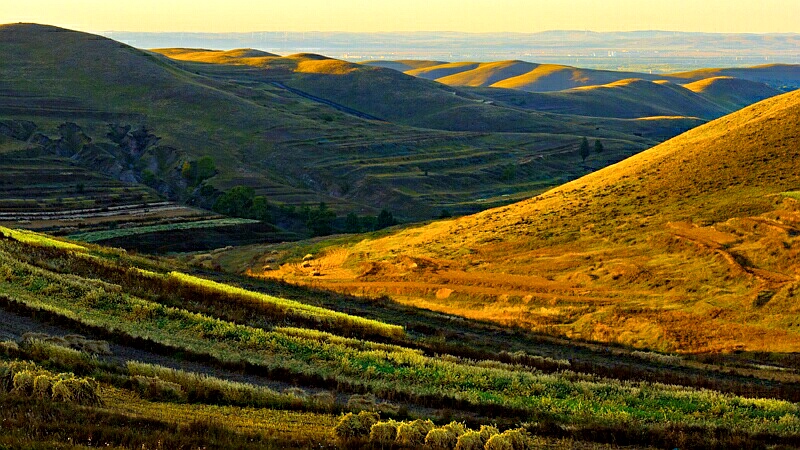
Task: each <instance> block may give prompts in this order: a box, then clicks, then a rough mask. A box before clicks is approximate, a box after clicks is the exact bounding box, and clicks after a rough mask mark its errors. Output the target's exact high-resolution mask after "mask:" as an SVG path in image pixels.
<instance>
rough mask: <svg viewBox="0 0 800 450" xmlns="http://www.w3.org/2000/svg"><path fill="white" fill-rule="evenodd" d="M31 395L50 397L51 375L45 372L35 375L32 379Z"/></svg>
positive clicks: (51, 392)
mask: <svg viewBox="0 0 800 450" xmlns="http://www.w3.org/2000/svg"><path fill="white" fill-rule="evenodd" d="M33 396H34V397H36V398H41V399H50V398H51V397H52V396H53V377H51V376H50V375H45V374H42V375H37V376H36V378H34V379H33Z"/></svg>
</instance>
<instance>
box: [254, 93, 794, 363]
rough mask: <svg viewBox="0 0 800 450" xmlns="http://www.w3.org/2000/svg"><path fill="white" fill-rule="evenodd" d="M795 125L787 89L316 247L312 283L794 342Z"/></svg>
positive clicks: (290, 271)
mask: <svg viewBox="0 0 800 450" xmlns="http://www.w3.org/2000/svg"><path fill="white" fill-rule="evenodd" d="M798 130H800V92H793V93H789V94H784V95H782V96H778V97H775V98H772V99H769V100H765V101H763V102H760V103H757V104H755V105H753V106H751V107H748V108H745V109H743V110H742V111H740V112H737V113H734V114H731V115H729V116H725V117H723V118H721V119H717V120H715V121H714V122H711V123H709V124H707V125H704V126H701V127H698V128H696V129H694V130H692V131H690V132H687V133H685V134H683V135H681V136H679V137H677V138H674V139H672V140H670V141H668V142H666V143H664V144H661V145H659V146H656V147H654V148H653V149H650V150H648V151H645V152H643V153H641V154H639V155H636V156H634V157H632V158H629V159H627V160H625V161H623V162H621V163H618V164H615V165H612V166H610V167H607V168H605V169H603V170H600V171H598V172H595V173H593V174H590V175H587V176H585V177H583V178H580V179H578V180H576V181H573V182H570V183H567V184H565V185H563V186H561V187H558V188H556V189H553V190H551V191H548V192H547V193H545V194H542V195H540V196H537V197H534V198H532V199H530V200H527V201H523V202H520V203H516V204H513V205H511V206H507V207H503V208H499V209H493V210H489V211H486V212H483V213H480V214H476V215H474V216H469V217H464V218H460V219H456V220H448V221H440V222H435V223H431V224H429V225H425V226H419V227H413V228H408V229H405V230H398V231H397V232H395V233H392V234H389V235H386V236H376V237H374V238H367V239H364V240H361V241H359V242H355V243H352V244H349V245H340V246H338V247H331V248H328V249H325V250H323V251H320V252H319V253H318V256H317V259H316V260H315V261H314V262H313V264H312V265H314V267H318V270H319V271H320V272H321V276H315V277H314V278H313V283H314V284H315V285H317V286H325V287H327V288H331V289H337V290H340V291H346V292H353V293H363V294H368V295H384V294H385V295H389V296H391V297H392V298H395V299H397V300H398V301H402V302H404V303H407V304H411V305H415V306H420V307H425V308H430V309H433V310H438V311H445V312H448V313H455V314H459V315H462V316H466V317H471V318H480V319H485V320H491V321H495V322H500V323H504V324H508V325H515V326H520V327H524V328H528V329H534V330H539V331H542V332H547V333H551V334H556V335H561V336H566V337H571V338H576V339H585V340H593V341H601V342H617V343H621V344H626V345H633V346H637V347H642V348H651V349H660V350H666V351H679V352H685V353H692V352H713V351H726V352H729V351H733V350H757V351H772V352H796V351H797V350H798V348H800V333H799V332H800V328H798V326H800V323H798V322H797V312H798V310H797V302H796V293H797V280H796V271H797V251H796V250H797V249H796V247H797V245H798V242H797V237H796V236H797V235H798V228H797V227H798V223H800V205H799V204H798V203H797V200H796V197H797V196H796V195H795V194H794V193H793V191H795V190H796V189H797V188H798V185H800V179H798V175H797V171H796V170H795V169H796V163H797V160H798V157H800V150H799V149H800V142H798V135H799V134H798ZM317 248H320V246H319V244H317ZM280 251H281V249H280V248H275V249H274V250H272V251H271V252H270V254H269V257H270V258H272V259H276V258H277V260H279V261H280V256H279V255H280V254H281V253H280ZM295 251H299V252H302V251H303V250H302V249H300V250H295ZM259 252H261V254H262V255H263V254H264V249H263V248H261V249H260V248H252V249H250V250H249V251H246V252H245V253H243V254H242V255H244V254H247V255H250V257H252V256H256V255H258V253H259ZM289 255H290V254H287V256H289ZM262 258H263V256H262ZM289 261H291V259H289ZM270 268H274V265H272V266H271V267H270ZM250 272H251V273H253V274H254V275H257V276H264V277H279V278H282V279H286V280H291V281H292V282H296V283H309V282H311V278H309V277H308V276H307V275H306V273H305V272H304V271H303V270H302V269H301V268H298V267H297V266H295V265H293V264H285V265H283V266H282V267H281V268H280V269H279V270H266V271H265V270H263V269H262V266H261V264H259V263H256V264H255V265H250Z"/></svg>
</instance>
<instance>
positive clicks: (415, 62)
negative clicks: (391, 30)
mask: <svg viewBox="0 0 800 450" xmlns="http://www.w3.org/2000/svg"><path fill="white" fill-rule="evenodd" d="M361 64H364V65H367V66H377V67H385V68H387V69H393V70H397V71H399V72H405V71H407V70H414V69H422V68H425V67H430V66H438V65H441V64H446V63H445V62H444V61H431V60H426V59H398V60H395V61H364V62H362V63H361Z"/></svg>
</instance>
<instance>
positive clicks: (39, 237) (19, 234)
mask: <svg viewBox="0 0 800 450" xmlns="http://www.w3.org/2000/svg"><path fill="white" fill-rule="evenodd" d="M0 233H2V234H3V235H5V236H8V237H11V238H12V239H16V240H18V241H20V242H25V243H27V244H33V245H44V246H48V247H56V248H61V249H65V250H73V251H78V252H85V251H87V249H86V247H83V246H81V245H78V244H73V243H71V242H66V241H62V240H59V239H56V238H53V237H50V236H47V235H45V234H41V233H36V232H33V231H26V230H20V229H10V228H6V227H0Z"/></svg>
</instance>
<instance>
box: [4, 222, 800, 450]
mask: <svg viewBox="0 0 800 450" xmlns="http://www.w3.org/2000/svg"><path fill="white" fill-rule="evenodd" d="M0 231H2V233H3V236H2V239H0V260H2V262H3V265H2V270H1V271H0V314H2V315H3V317H4V320H8V321H9V322H12V321H13V322H14V324H12V329H14V331H13V332H12V336H11V337H13V338H14V340H8V339H9V337H6V338H5V339H6V340H5V341H2V342H0V405H2V408H0V416H2V419H3V424H4V425H3V427H4V428H3V429H4V433H3V437H2V440H0V445H8V446H11V447H20V446H29V445H31V444H32V443H34V442H39V443H40V444H41V445H42V446H52V445H54V444H56V443H58V442H75V443H84V442H86V443H89V442H91V443H92V444H94V445H97V444H100V445H109V446H116V445H121V446H124V447H125V448H141V447H143V446H144V447H150V446H152V445H153V444H155V443H156V441H158V440H160V439H163V442H162V443H163V445H164V446H166V447H179V446H180V445H179V444H178V442H183V445H182V447H198V446H201V444H202V443H204V442H205V443H206V444H208V445H209V446H210V447H218V446H220V445H225V444H224V443H225V442H226V441H227V443H228V445H229V446H232V447H236V448H238V447H240V446H241V447H243V446H244V442H245V441H246V442H249V445H247V447H248V448H250V447H253V448H260V447H273V448H291V447H293V446H298V447H302V448H306V447H312V446H313V447H316V448H318V446H319V444H320V442H322V441H325V440H328V441H330V440H331V439H334V435H333V426H334V422H335V421H336V420H338V419H337V417H335V416H334V414H335V413H337V412H340V411H348V410H358V409H361V408H367V409H375V410H377V411H380V415H381V417H382V418H383V419H384V420H386V419H389V418H395V419H397V418H400V419H405V418H409V417H410V418H416V417H419V418H432V419H434V420H436V421H437V423H438V424H440V425H441V424H444V423H447V422H449V421H450V420H452V419H453V418H456V419H458V420H468V421H469V422H470V426H472V427H477V426H478V425H480V424H486V423H494V424H498V426H500V427H503V428H505V427H513V426H519V425H518V424H521V426H523V427H524V428H526V429H527V431H529V432H531V433H534V434H536V435H542V436H544V437H545V438H546V439H547V440H548V441H549V442H544V441H543V440H539V441H537V442H538V445H540V446H543V445H546V444H549V445H547V448H584V447H586V448H589V447H594V446H595V445H596V443H612V445H619V444H622V445H636V446H637V448H643V447H647V446H649V445H659V446H663V445H665V443H666V444H669V445H671V446H678V445H680V446H681V447H708V446H714V445H717V446H720V447H725V446H727V447H750V446H762V445H764V444H765V443H772V444H776V443H777V444H783V445H792V443H797V442H798V436H800V416H799V414H800V409H799V408H798V405H797V404H795V403H792V402H791V401H786V400H782V399H783V398H797V391H796V390H793V389H792V387H793V386H796V385H797V378H798V377H797V376H796V375H795V374H781V369H782V370H785V369H783V368H782V367H779V368H777V369H775V370H761V371H760V372H759V376H764V375H765V374H767V372H769V374H768V375H767V378H763V379H760V380H758V381H759V382H760V383H763V385H761V386H760V388H765V389H763V390H759V391H758V392H765V393H768V396H765V397H759V398H746V397H743V396H742V395H741V394H737V393H736V392H747V393H748V394H749V397H753V393H754V391H752V390H747V389H746V388H747V387H748V386H750V385H753V381H752V380H748V379H746V378H744V377H741V376H737V375H733V374H734V371H737V370H740V369H739V368H735V367H731V368H730V370H731V371H730V372H727V373H724V372H723V371H722V368H721V367H718V368H716V372H715V370H714V369H711V366H710V365H702V364H696V363H692V362H691V361H688V360H684V359H683V358H679V357H676V356H666V355H658V354H644V353H636V352H630V351H629V350H627V349H616V350H615V351H612V352H609V351H608V349H599V348H595V349H589V348H583V347H581V346H579V347H577V348H576V347H571V346H570V345H569V343H556V342H551V341H548V340H547V339H541V338H537V337H535V336H532V335H529V334H526V333H520V332H511V331H510V330H502V329H498V328H496V327H491V326H488V325H485V324H481V323H478V322H472V321H463V320H454V318H447V317H442V316H441V315H426V314H425V313H420V312H418V311H414V310H411V309H409V310H406V311H402V312H401V310H402V308H401V309H398V308H397V305H393V304H391V303H388V302H385V303H386V304H383V303H381V302H377V303H376V302H365V303H363V304H361V305H358V306H359V309H358V310H359V311H360V312H363V310H361V309H360V308H362V307H364V306H365V305H368V306H367V311H366V314H367V315H370V316H373V315H376V314H377V315H380V316H382V317H387V318H390V320H391V321H392V322H397V321H402V323H403V327H402V328H401V327H398V326H390V325H388V324H387V322H384V321H382V320H381V321H375V320H364V319H363V318H357V317H354V316H352V315H344V314H341V313H335V312H332V311H331V310H330V309H327V308H320V307H309V306H308V305H307V303H306V302H313V303H317V302H318V301H319V297H320V295H319V294H320V293H313V292H305V295H304V297H303V299H302V300H301V303H298V302H293V301H286V300H283V299H282V298H277V297H272V296H266V295H263V294H257V293H255V292H253V291H245V290H243V289H240V288H235V287H226V286H225V285H220V284H217V283H212V282H208V281H203V280H201V279H198V278H195V277H188V276H183V275H176V274H175V273H174V272H172V273H165V271H169V270H172V269H173V267H171V266H170V265H169V263H168V262H167V261H165V260H149V259H145V258H141V257H136V256H132V255H128V254H126V253H124V252H120V251H118V250H114V249H107V248H102V247H98V246H94V245H91V244H87V245H85V246H83V247H76V246H75V245H74V244H69V243H66V242H64V241H59V240H53V239H52V238H49V237H47V236H43V235H38V234H35V233H30V232H18V231H14V230H8V229H2V230H0ZM8 235H10V236H11V238H12V239H8V238H7V236H8ZM156 272H158V273H156ZM261 286H262V287H263V285H261ZM223 291H224V294H223ZM323 296H324V297H325V298H326V299H330V298H331V295H330V294H323ZM338 301H343V302H346V301H347V300H346V299H339V300H338ZM356 303H358V302H356ZM276 306H278V308H277V309H276ZM339 307H344V308H350V307H349V306H345V305H343V304H340V305H339ZM387 309H389V310H391V311H392V313H391V314H389V315H388V316H387V315H385V314H384V312H385V311H386V310H387ZM309 313H310V314H311V316H309V315H308V314H309ZM394 314H396V315H394ZM6 318H8V319H6ZM43 320H45V321H47V322H48V323H49V324H50V325H45V326H43V328H44V329H45V330H46V331H47V333H49V334H50V335H49V336H48V335H41V334H40V335H34V336H30V335H28V336H27V337H22V336H20V335H21V333H24V331H25V329H24V328H23V329H19V327H18V326H17V325H16V324H18V323H25V324H27V327H31V326H33V327H34V328H33V329H30V328H29V330H30V331H39V329H38V328H36V326H37V324H40V325H42V321H43ZM431 321H432V322H431ZM437 321H438V322H439V323H443V324H444V325H443V326H442V327H432V326H430V325H427V324H428V323H436V322H437ZM0 324H2V325H3V326H4V328H3V330H4V331H5V330H6V329H7V328H5V325H7V324H6V323H5V322H0ZM359 324H361V325H363V327H362V326H359ZM374 327H377V328H374ZM320 329H324V330H327V332H321V331H319V330H320ZM369 329H374V330H383V331H389V332H388V333H384V332H383V331H380V332H379V333H378V334H374V333H372V332H370V331H369ZM73 330H80V331H81V332H82V333H85V334H87V333H88V334H90V336H89V338H88V339H87V338H86V337H80V336H76V335H75V334H73V333H74V331H73ZM443 333H447V334H443ZM451 333H452V340H450V339H447V342H445V339H444V336H446V335H449V334H451ZM476 333H477V334H478V335H480V334H483V335H485V336H486V339H487V340H489V341H491V342H497V343H498V346H493V347H488V348H490V350H489V351H479V350H477V349H480V348H485V347H487V346H486V343H485V342H483V341H482V340H480V339H478V340H477V341H476V340H474V339H470V337H471V336H474V335H476ZM98 338H100V339H104V340H108V341H111V342H113V345H112V346H109V345H108V342H102V341H97V340H96V339H98ZM375 338H380V342H375V341H372V340H371V339H375ZM66 347H69V348H66ZM555 347H561V352H563V354H567V355H569V359H570V360H555V359H552V358H550V357H547V356H544V354H546V353H544V354H542V355H540V354H539V352H541V351H543V350H544V351H545V352H546V351H547V350H545V348H547V349H553V348H555ZM103 348H106V349H107V350H111V351H112V352H113V354H109V353H111V352H109V351H107V350H102V349H103ZM498 348H508V349H510V350H513V349H516V348H523V349H525V351H514V352H513V353H510V352H508V351H498ZM91 349H94V350H91ZM98 349H99V350H98ZM433 349H435V351H434V350H433ZM529 351H530V352H535V353H530V352H529ZM88 352H93V353H94V354H95V356H90V355H89V353H88ZM117 352H119V353H118V354H117ZM156 354H158V355H160V356H159V357H156V358H155V359H157V360H158V364H170V365H175V364H177V365H178V366H179V367H188V368H191V369H186V370H191V372H188V371H183V370H175V369H170V368H168V367H167V366H163V365H162V366H157V365H152V364H141V363H137V362H133V361H131V360H130V359H129V358H131V355H135V356H134V357H136V358H147V359H153V358H154V356H156ZM177 355H180V356H179V357H178V356H177ZM578 355H580V356H578ZM589 355H594V357H595V358H598V359H596V360H591V359H590V360H589V361H585V360H584V361H582V359H583V358H584V357H586V356H589ZM476 356H477V357H480V358H481V359H482V360H480V361H478V360H476V359H475V358H476ZM21 360H32V361H35V364H36V365H33V364H31V363H26V364H23V363H20V362H19V361H21ZM573 361H574V362H575V364H576V365H577V366H578V367H582V368H583V371H586V372H591V373H592V374H588V373H578V372H577V370H573V367H572V362H573ZM587 362H588V363H589V365H587ZM593 363H598V367H597V369H598V370H599V371H602V373H604V374H610V373H611V372H610V371H609V368H612V370H617V369H619V375H621V376H622V377H623V378H609V377H607V376H604V375H600V374H599V373H598V372H597V371H592V370H586V369H587V368H590V367H592V364H593ZM609 363H610V365H607V364H609ZM684 364H688V366H687V367H685V368H684V367H682V366H683V365H684ZM790 364H796V362H794V363H792V362H790ZM689 367H691V368H689ZM700 367H705V368H706V369H710V370H709V371H708V372H707V373H706V372H700V373H698V370H697V369H698V368H700ZM790 367H791V366H790ZM212 368H214V370H212V371H211V373H212V374H214V376H213V377H209V376H208V374H209V369H212ZM626 368H627V369H628V370H625V369H626ZM675 369H677V370H675ZM681 369H684V370H688V371H690V372H691V374H692V377H685V376H682V375H681V374H680V370H681ZM65 372H74V373H76V374H77V376H78V377H80V379H86V378H88V382H84V384H83V386H84V387H88V388H89V389H91V390H92V392H93V395H96V396H98V397H99V398H98V399H97V400H99V402H98V401H96V400H92V399H91V397H90V396H87V395H84V394H85V390H84V391H81V392H84V394H81V396H80V397H78V396H77V395H67V396H64V395H62V394H58V393H63V392H64V390H63V389H57V388H56V386H55V385H53V387H52V389H50V387H49V386H50V385H48V384H44V383H41V382H40V381H42V380H44V381H47V380H58V379H59V377H60V376H57V375H56V374H58V373H65ZM665 372H670V376H672V377H675V379H677V380H681V381H680V383H681V384H683V385H684V386H680V385H676V384H674V383H673V384H662V383H657V382H652V381H644V380H643V379H642V378H639V377H645V379H647V380H652V376H651V375H649V374H652V373H656V374H657V375H658V376H660V374H661V373H665ZM243 375H245V377H244V378H242V376H243ZM676 375H677V376H676ZM34 377H35V380H36V381H34ZM42 377H44V378H42ZM64 377H70V376H69V375H66V376H64ZM773 377H780V378H777V379H778V380H784V381H779V382H775V381H774V380H775V378H773ZM232 378H235V379H239V380H243V381H244V382H235V383H234V382H230V381H231V380H230V379H232ZM26 380H27V381H26ZM52 382H53V383H54V382H55V381H52ZM277 382H280V384H279V385H283V386H285V383H286V382H291V383H292V384H293V385H295V386H297V387H300V388H301V389H297V388H294V389H289V390H287V391H284V392H283V393H279V392H277V391H275V390H273V389H271V387H272V386H275V385H276V383H277ZM690 382H692V383H693V384H695V383H700V382H703V383H706V382H711V383H712V384H713V385H715V386H720V387H722V388H724V389H721V390H703V389H696V388H695V387H693V386H685V385H686V384H687V383H690ZM26 383H27V384H26ZM767 386H769V388H767ZM12 387H13V388H14V389H13V390H12V389H11V388H12ZM784 387H785V388H786V389H785V392H784V389H783V388H784ZM760 388H759V389H760ZM70 389H74V388H70ZM82 389H83V388H82ZM305 389H313V390H314V392H313V394H311V393H309V392H308V391H306V390H305ZM51 392H52V394H51ZM73 392H79V391H77V390H76V391H73ZM365 392H367V393H370V394H374V395H377V396H378V398H379V400H378V401H380V403H377V401H376V400H375V399H374V398H373V399H372V400H369V397H366V398H365V397H363V396H358V395H354V394H356V393H365ZM82 399H86V400H82ZM76 403H79V404H81V405H83V406H80V407H79V406H76ZM254 408H257V409H254ZM69 417H74V418H76V420H75V421H72V422H71V421H70V420H69ZM45 418H46V419H45ZM144 423H148V425H147V426H144V427H142V425H143V424H144ZM140 427H141V428H142V429H139V428H140ZM131 429H134V430H135V432H132V431H131ZM367 432H368V430H367ZM237 433H240V434H238V435H237ZM552 437H556V438H563V437H567V438H569V439H568V440H566V441H564V442H561V441H559V440H558V439H552ZM571 439H575V440H577V441H579V442H571ZM583 441H589V442H583ZM190 443H191V444H190ZM418 445H420V444H417V446H418ZM347 448H350V447H349V446H347ZM445 448H453V445H452V444H451V445H449V446H447V447H445ZM610 448H615V447H613V446H612V447H610Z"/></svg>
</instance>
